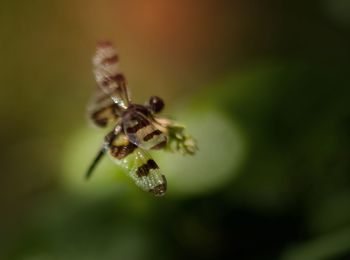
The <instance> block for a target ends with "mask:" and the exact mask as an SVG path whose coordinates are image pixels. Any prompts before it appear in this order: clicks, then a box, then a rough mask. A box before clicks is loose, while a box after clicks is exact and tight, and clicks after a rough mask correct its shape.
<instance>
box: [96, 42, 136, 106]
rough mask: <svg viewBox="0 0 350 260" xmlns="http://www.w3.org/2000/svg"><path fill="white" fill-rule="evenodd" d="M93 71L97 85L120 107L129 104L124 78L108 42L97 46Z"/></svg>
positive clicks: (114, 52)
mask: <svg viewBox="0 0 350 260" xmlns="http://www.w3.org/2000/svg"><path fill="white" fill-rule="evenodd" d="M93 65H94V73H95V78H96V82H97V84H98V86H99V87H100V88H101V89H102V91H103V92H104V93H106V94H107V95H108V96H109V97H110V98H111V99H112V100H113V101H114V102H115V103H116V104H118V105H119V106H121V107H122V108H126V107H127V106H128V105H129V95H128V90H127V84H126V80H125V78H124V76H123V74H121V72H120V69H119V62H118V55H117V52H116V51H115V49H114V48H113V47H112V44H111V43H110V42H103V43H100V44H99V45H98V46H97V49H96V54H95V56H94V57H93Z"/></svg>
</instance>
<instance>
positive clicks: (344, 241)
mask: <svg viewBox="0 0 350 260" xmlns="http://www.w3.org/2000/svg"><path fill="white" fill-rule="evenodd" d="M0 35H1V40H0V54H1V56H0V87H1V92H0V106H1V109H0V120H1V128H0V134H1V139H0V141H1V150H0V155H1V156H0V158H1V159H0V160H1V175H0V176H1V181H0V259H6V260H7V259H30V260H46V259H68V260H69V259H84V260H85V259H126V260H129V259H131V260H134V259H135V260H138V259H180V258H185V259H220V258H223V257H227V258H231V259H298V260H300V259H307V260H309V259H350V160H349V158H350V148H349V147H350V105H349V97H350V88H349V87H350V78H349V75H350V66H349V59H350V49H349V46H350V1H348V0H319V1H316V0H309V1H302V0H290V1H287V0H286V1H278V0H265V1H246V0H237V1H211V0H202V1H185V0H179V1H161V0H145V1H141V0H139V1H136V0H130V1H117V0H115V1H114V0H103V1H82V0H71V1H68V0H60V1H58V0H52V1H44V0H33V1H9V0H1V8H0ZM106 39H108V40H111V41H113V42H114V44H115V46H116V47H117V48H118V51H119V53H120V59H121V66H122V68H123V71H124V72H125V75H126V77H127V79H128V82H129V86H130V89H131V91H132V94H133V95H132V97H133V100H134V101H135V102H138V103H144V102H145V101H147V99H148V97H149V96H151V95H158V96H161V97H163V98H164V100H165V102H166V109H165V111H164V113H163V115H165V116H169V117H171V118H174V119H176V120H178V121H180V122H182V123H184V124H185V125H186V126H187V129H188V131H189V132H190V133H191V134H192V135H193V136H194V137H195V138H196V139H197V140H198V143H199V149H200V151H199V152H198V154H197V155H196V156H193V157H191V156H187V157H181V156H179V155H174V154H167V153H165V152H155V153H153V155H154V157H155V158H156V159H157V162H158V164H159V166H160V167H161V168H162V169H163V171H164V173H165V175H166V176H167V179H168V193H167V195H166V196H165V197H162V198H154V197H152V196H151V195H150V194H147V193H144V192H142V191H140V190H139V189H138V188H136V187H135V185H134V184H133V183H132V181H131V180H129V179H128V178H127V177H126V175H125V173H124V172H123V170H121V169H120V168H119V167H118V166H116V165H114V164H113V163H112V162H111V161H110V160H108V158H105V159H104V160H103V162H102V163H101V165H99V166H98V168H97V169H96V172H95V173H94V176H93V178H92V179H91V180H90V181H89V182H86V181H84V180H83V175H84V172H85V170H86V169H87V167H88V166H89V164H90V162H91V160H92V159H93V157H94V156H95V154H96V152H97V150H98V148H99V146H100V144H101V142H102V140H103V136H104V135H105V133H106V132H107V131H108V130H96V129H94V128H91V127H90V126H89V124H88V123H87V120H86V115H85V108H86V104H87V101H88V100H89V98H90V95H91V93H92V92H93V89H94V87H95V82H94V77H93V74H92V69H91V57H92V55H93V53H94V51H95V46H96V42H98V41H101V40H106Z"/></svg>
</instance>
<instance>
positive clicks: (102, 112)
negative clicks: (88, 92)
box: [87, 89, 122, 127]
mask: <svg viewBox="0 0 350 260" xmlns="http://www.w3.org/2000/svg"><path fill="white" fill-rule="evenodd" d="M87 112H88V118H89V119H90V120H91V121H92V123H93V124H95V125H96V126H98V127H106V126H108V125H110V124H111V123H115V122H117V120H118V118H119V115H120V114H121V113H122V108H121V107H120V106H118V105H117V104H116V103H114V101H113V100H112V99H111V98H110V96H109V95H107V94H106V93H104V92H103V91H102V90H100V89H97V91H96V93H95V95H94V96H93V97H92V99H91V101H90V102H89V105H88V107H87Z"/></svg>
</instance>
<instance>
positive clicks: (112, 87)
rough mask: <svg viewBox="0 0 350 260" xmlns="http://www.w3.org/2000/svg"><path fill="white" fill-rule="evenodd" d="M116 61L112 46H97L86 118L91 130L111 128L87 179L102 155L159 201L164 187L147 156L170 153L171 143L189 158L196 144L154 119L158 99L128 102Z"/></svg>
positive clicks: (164, 121) (159, 107)
mask: <svg viewBox="0 0 350 260" xmlns="http://www.w3.org/2000/svg"><path fill="white" fill-rule="evenodd" d="M118 61H119V58H118V55H117V53H116V51H115V50H114V48H113V47H112V45H111V43H109V42H104V43H100V44H99V45H98V46H97V50H96V54H95V56H94V58H93V65H94V73H95V78H96V82H97V86H98V88H97V91H96V94H95V95H94V97H93V100H92V102H91V103H90V105H89V108H88V114H89V117H90V119H91V120H92V122H93V123H94V124H95V125H97V126H99V127H107V126H109V125H111V124H113V128H112V131H110V132H109V133H108V134H107V135H106V137H105V141H104V144H103V146H102V148H101V149H100V151H99V153H98V154H97V156H96V158H95V160H94V161H93V163H92V164H91V166H90V168H89V169H88V171H87V173H86V177H87V178H89V177H90V175H91V174H92V172H93V170H94V168H95V166H96V165H97V163H98V162H99V161H100V159H101V158H102V157H103V155H104V154H106V153H107V154H108V155H109V156H110V157H111V158H112V159H113V161H115V162H116V163H117V164H119V165H121V166H122V167H123V168H125V169H126V170H127V172H128V175H129V176H130V177H131V178H132V179H133V180H134V182H135V183H136V185H137V186H138V187H140V188H141V189H142V190H144V191H149V192H151V193H153V194H154V195H156V196H162V195H164V194H165V192H166V189H167V181H166V179H165V176H164V175H163V174H162V172H161V171H160V169H159V167H158V165H157V163H156V162H155V161H154V160H153V159H152V157H151V156H150V154H149V153H148V150H152V149H163V148H164V149H165V148H167V149H170V150H171V147H170V142H169V139H172V140H170V141H174V140H175V142H176V143H177V148H176V150H180V151H182V152H183V153H190V154H193V153H194V152H195V151H196V144H195V142H194V140H193V139H191V138H190V137H189V136H187V135H185V134H184V133H183V130H184V128H183V127H182V126H179V125H177V124H176V123H174V122H173V121H171V120H168V119H165V118H159V117H158V116H157V114H158V113H159V112H161V110H162V109H163V107H164V102H163V100H162V99H161V98H159V97H156V96H152V97H151V98H150V99H149V102H148V104H147V105H139V104H134V103H132V102H131V100H130V97H129V92H128V89H127V83H126V80H125V78H124V76H123V74H122V73H121V72H120V70H119V62H118ZM191 141H192V143H191ZM186 142H187V143H186ZM179 147H180V148H182V150H181V149H179Z"/></svg>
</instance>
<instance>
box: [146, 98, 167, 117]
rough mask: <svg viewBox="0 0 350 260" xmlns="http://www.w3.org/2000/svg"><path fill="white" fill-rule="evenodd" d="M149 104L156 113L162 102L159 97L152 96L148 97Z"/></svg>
mask: <svg viewBox="0 0 350 260" xmlns="http://www.w3.org/2000/svg"><path fill="white" fill-rule="evenodd" d="M149 105H150V107H151V109H152V110H153V111H154V112H155V113H158V112H160V111H161V110H162V109H163V107H164V102H163V100H162V99H161V98H160V97H157V96H152V97H150V99H149Z"/></svg>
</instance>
